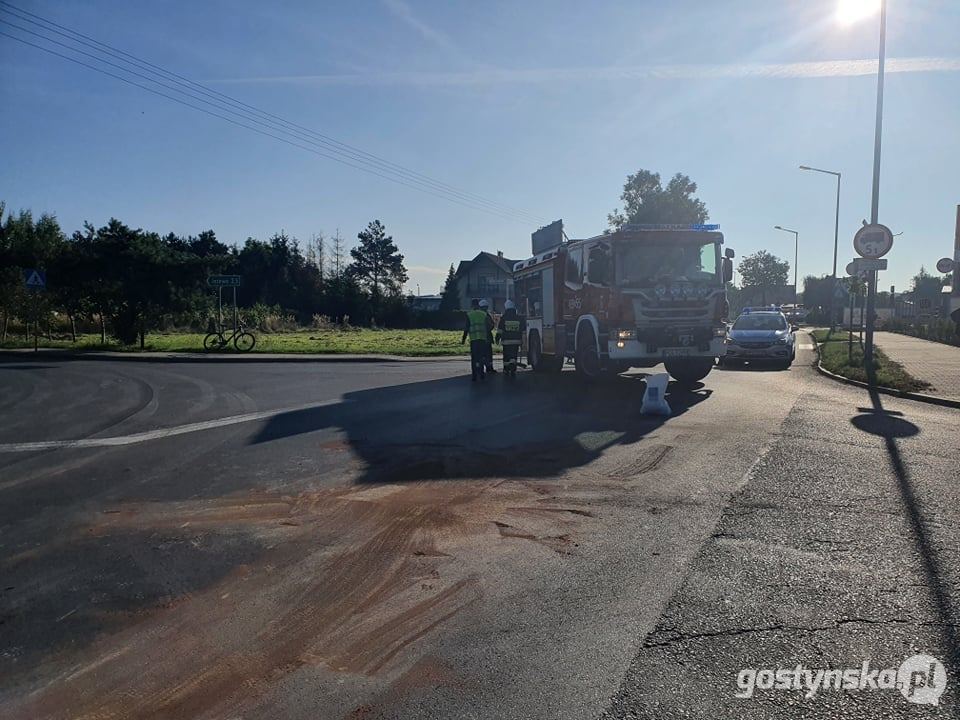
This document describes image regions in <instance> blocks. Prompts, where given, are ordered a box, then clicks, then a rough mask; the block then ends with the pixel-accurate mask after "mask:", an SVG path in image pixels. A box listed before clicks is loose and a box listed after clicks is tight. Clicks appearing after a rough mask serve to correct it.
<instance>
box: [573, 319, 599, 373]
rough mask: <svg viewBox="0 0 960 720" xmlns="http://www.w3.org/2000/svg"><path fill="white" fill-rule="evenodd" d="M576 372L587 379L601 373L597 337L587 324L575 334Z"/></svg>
mask: <svg viewBox="0 0 960 720" xmlns="http://www.w3.org/2000/svg"><path fill="white" fill-rule="evenodd" d="M575 360H576V366H577V374H578V375H580V377H582V378H585V379H587V380H595V379H596V378H598V377H600V375H601V374H602V367H601V364H600V355H599V354H598V353H597V339H596V336H595V335H594V334H593V328H591V327H590V326H589V325H587V326H586V327H583V328H581V329H580V332H579V333H578V334H577V352H576V357H575Z"/></svg>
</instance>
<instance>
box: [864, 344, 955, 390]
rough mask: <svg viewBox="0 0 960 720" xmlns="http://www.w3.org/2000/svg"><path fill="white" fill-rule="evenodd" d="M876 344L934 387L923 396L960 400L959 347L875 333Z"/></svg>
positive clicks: (911, 372) (909, 371)
mask: <svg viewBox="0 0 960 720" xmlns="http://www.w3.org/2000/svg"><path fill="white" fill-rule="evenodd" d="M874 342H875V343H876V345H877V347H879V348H880V349H881V350H883V351H884V352H885V353H886V354H887V356H888V357H890V358H891V359H892V360H895V361H896V362H898V363H900V364H901V365H903V367H904V369H905V370H906V371H907V372H908V373H910V374H911V375H913V376H914V377H915V378H918V379H920V380H926V381H927V382H928V383H930V384H931V385H932V387H931V388H929V389H928V390H925V391H924V393H927V394H930V395H937V396H939V397H945V398H949V399H952V400H960V347H957V346H954V345H945V344H943V343H937V342H932V341H930V340H922V339H921V338H915V337H911V336H909V335H901V334H899V333H891V332H877V333H874Z"/></svg>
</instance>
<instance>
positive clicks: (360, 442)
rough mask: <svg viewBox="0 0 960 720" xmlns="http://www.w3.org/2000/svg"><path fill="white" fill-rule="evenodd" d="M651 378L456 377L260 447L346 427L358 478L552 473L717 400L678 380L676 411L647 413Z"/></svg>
mask: <svg viewBox="0 0 960 720" xmlns="http://www.w3.org/2000/svg"><path fill="white" fill-rule="evenodd" d="M645 387H646V383H645V381H644V376H643V375H639V374H630V375H623V376H620V377H617V378H611V379H609V380H607V381H605V382H597V383H593V384H590V385H585V384H584V382H583V381H582V380H581V379H580V378H579V377H578V376H577V375H576V373H574V372H569V371H568V372H562V373H559V374H556V375H538V374H534V373H522V374H521V375H520V376H519V377H517V378H515V379H508V378H504V377H503V376H500V375H498V376H494V377H491V378H488V379H487V380H486V381H485V382H482V383H471V382H470V380H469V378H464V377H455V378H445V379H439V380H429V381H425V382H417V383H411V384H407V385H399V386H391V387H385V388H376V389H371V390H362V391H357V392H352V393H348V394H347V395H345V396H344V398H343V402H342V403H341V404H338V405H334V406H328V407H319V408H311V409H306V410H297V411H293V412H289V413H284V414H282V415H278V416H276V417H274V418H272V419H270V420H269V421H268V422H267V423H266V424H265V425H264V426H263V428H262V429H261V430H260V432H259V433H257V435H256V436H255V437H254V438H253V439H252V441H251V443H252V444H253V445H261V444H265V443H271V442H275V441H277V440H282V439H286V438H290V437H293V436H296V435H302V434H306V433H313V432H315V431H317V430H322V429H325V428H337V429H339V430H342V431H343V432H345V433H346V436H347V443H348V445H349V447H350V449H351V450H352V452H353V453H354V454H355V455H356V456H357V457H358V458H359V459H360V460H362V462H363V469H362V471H361V473H360V476H359V478H358V479H357V482H359V483H383V482H391V483H396V482H408V481H419V480H441V479H461V478H484V477H550V476H555V475H558V474H560V473H562V472H564V471H565V470H568V469H570V468H574V467H580V466H583V465H586V464H588V463H590V462H592V461H593V460H594V459H596V458H597V457H598V456H599V455H601V454H602V453H603V452H604V450H606V449H607V448H609V447H612V446H614V445H630V444H632V443H635V442H637V441H638V440H640V439H641V438H642V437H644V436H645V435H647V434H649V433H651V432H652V431H654V430H656V429H657V428H659V427H661V426H662V425H664V424H665V423H667V422H669V421H670V419H671V418H673V417H677V416H679V415H683V414H684V413H685V412H687V411H688V410H689V409H690V408H691V407H693V406H695V405H697V404H698V403H700V402H703V401H704V400H706V399H707V398H709V397H710V394H711V392H712V391H711V390H709V389H706V388H704V387H703V385H702V384H698V386H695V387H694V388H691V389H683V388H681V387H680V386H678V385H677V384H676V383H671V384H670V386H669V389H668V393H667V401H668V403H669V404H670V407H671V410H672V414H671V415H670V416H667V417H658V416H644V415H641V414H640V405H641V400H642V397H643V392H644V389H645Z"/></svg>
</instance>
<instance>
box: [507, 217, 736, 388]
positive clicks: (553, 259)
mask: <svg viewBox="0 0 960 720" xmlns="http://www.w3.org/2000/svg"><path fill="white" fill-rule="evenodd" d="M560 223H561V221H557V222H556V223H553V224H551V225H548V226H546V227H545V228H541V229H540V230H538V231H537V232H536V233H534V234H533V252H534V255H533V257H531V258H529V259H527V260H524V261H522V262H518V263H516V265H515V266H514V268H513V270H514V289H515V294H516V297H517V309H518V310H519V311H520V312H521V313H522V314H524V315H525V316H526V318H527V323H526V324H527V333H526V337H525V338H524V341H525V349H526V354H527V359H528V361H529V362H530V364H531V365H532V366H533V368H534V370H538V371H541V372H552V371H559V370H560V369H562V367H563V364H564V361H565V360H572V361H573V362H574V364H575V365H576V369H577V372H579V373H580V374H581V375H583V376H585V377H588V378H593V377H597V376H599V375H601V374H603V373H607V372H609V373H619V372H623V371H625V370H627V369H628V368H631V367H653V366H654V365H658V364H660V363H664V364H665V365H666V369H667V372H669V373H670V374H671V375H672V376H673V377H674V378H675V379H676V380H677V381H678V382H680V383H681V384H688V385H689V384H693V383H695V382H697V381H698V380H701V379H703V378H704V377H706V376H707V374H708V373H709V372H710V370H711V368H712V367H713V365H714V362H715V361H716V359H717V358H720V357H723V356H724V354H725V352H726V351H725V345H724V340H725V337H726V320H727V313H728V310H729V305H728V303H727V297H726V289H725V288H726V286H725V283H726V282H729V281H730V280H731V279H732V277H733V262H732V258H733V257H734V252H733V250H731V249H726V250H725V251H723V250H722V248H721V245H722V244H723V234H722V233H720V232H719V226H717V225H683V226H679V225H626V226H624V227H623V228H621V229H619V230H617V231H614V232H610V233H608V234H605V235H598V236H597V237H593V238H589V239H587V240H567V239H566V237H565V236H564V234H563V229H562V224H560Z"/></svg>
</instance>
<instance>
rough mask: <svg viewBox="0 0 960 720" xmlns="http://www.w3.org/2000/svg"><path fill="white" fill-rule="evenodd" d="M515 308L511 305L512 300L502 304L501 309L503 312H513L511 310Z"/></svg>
mask: <svg viewBox="0 0 960 720" xmlns="http://www.w3.org/2000/svg"><path fill="white" fill-rule="evenodd" d="M516 307H517V306H516V305H514V304H513V300H507V301H506V302H505V303H504V304H503V309H504V310H513V309H514V308H516Z"/></svg>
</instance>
